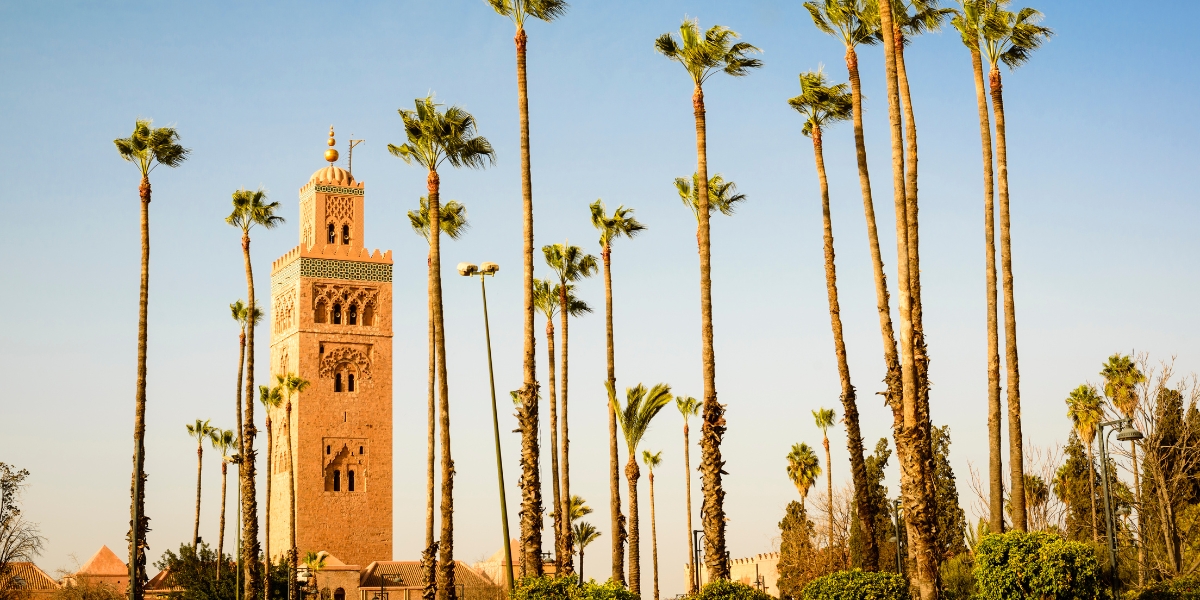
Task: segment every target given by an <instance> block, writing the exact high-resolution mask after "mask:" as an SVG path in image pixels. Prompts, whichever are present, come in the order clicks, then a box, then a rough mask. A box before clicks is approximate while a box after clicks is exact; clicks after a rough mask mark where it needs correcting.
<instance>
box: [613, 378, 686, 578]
mask: <svg viewBox="0 0 1200 600" xmlns="http://www.w3.org/2000/svg"><path fill="white" fill-rule="evenodd" d="M608 397H609V400H610V401H611V404H612V411H613V413H615V414H616V415H617V422H618V423H620V425H621V433H623V434H624V436H625V448H626V449H627V450H629V461H628V462H626V463H625V479H626V480H627V481H628V482H629V591H631V592H633V593H634V594H635V595H641V593H642V562H641V558H642V557H641V535H640V532H639V526H638V497H637V481H638V478H640V477H641V476H642V473H641V470H639V469H638V464H637V450H638V446H639V445H640V444H641V443H642V437H643V436H645V435H646V430H648V429H649V428H650V421H651V420H652V419H654V417H655V415H657V414H658V413H659V411H661V410H662V409H663V407H665V406H666V405H667V404H668V403H670V402H671V386H669V385H667V384H665V383H659V384H655V386H654V387H652V388H650V389H649V390H647V389H646V387H645V386H643V385H642V384H640V383H639V384H637V385H635V386H633V387H631V388H626V389H625V406H624V407H622V406H621V405H620V403H619V401H618V400H617V391H616V390H615V389H613V388H612V387H609V388H608Z"/></svg>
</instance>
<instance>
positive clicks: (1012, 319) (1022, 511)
mask: <svg viewBox="0 0 1200 600" xmlns="http://www.w3.org/2000/svg"><path fill="white" fill-rule="evenodd" d="M988 79H989V81H988V83H989V84H990V85H991V93H992V112H993V113H994V114H995V116H996V167H997V175H998V177H997V180H998V184H999V186H998V187H999V192H1000V276H1001V282H1002V284H1003V291H1004V366H1005V367H1006V370H1007V373H1006V375H1007V377H1008V382H1007V383H1008V469H1009V478H1010V480H1011V481H1010V483H1009V485H1010V486H1011V487H1010V488H1009V489H1010V493H1009V504H1011V508H1010V513H1011V516H1012V520H1013V528H1014V529H1016V530H1017V531H1025V530H1026V528H1027V518H1028V517H1027V514H1028V513H1027V511H1026V508H1025V465H1024V458H1023V453H1024V439H1023V437H1022V434H1021V375H1020V370H1019V369H1018V365H1017V315H1016V304H1015V303H1014V301H1013V274H1012V244H1011V238H1010V237H1009V211H1008V142H1007V140H1006V135H1005V129H1004V90H1003V84H1002V83H1001V81H1000V69H997V68H994V67H993V68H992V70H991V72H990V73H988ZM1134 478H1135V480H1136V478H1137V472H1136V469H1135V471H1134Z"/></svg>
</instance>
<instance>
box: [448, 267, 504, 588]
mask: <svg viewBox="0 0 1200 600" xmlns="http://www.w3.org/2000/svg"><path fill="white" fill-rule="evenodd" d="M499 270H500V265H497V264H496V263H494V262H485V263H480V265H479V266H478V267H477V266H475V265H473V264H471V263H465V262H464V263H458V274H459V275H462V276H463V277H471V276H474V275H478V276H479V289H480V290H481V291H482V292H483V335H484V338H485V339H486V340H487V352H488V380H489V381H490V382H491V384H492V434H493V435H494V436H495V441H496V479H497V480H498V481H499V485H500V527H501V530H502V531H503V533H504V565H505V572H504V574H505V576H506V577H507V578H508V590H509V593H512V592H513V590H514V586H513V567H512V548H511V547H510V542H509V540H508V505H507V503H506V502H505V500H504V461H503V460H501V458H500V419H499V417H498V416H497V415H496V376H495V374H494V373H493V372H492V332H491V328H490V327H489V326H488V314H487V284H486V283H484V282H485V281H486V279H487V276H488V275H491V276H492V277H495V276H496V272H497V271H499Z"/></svg>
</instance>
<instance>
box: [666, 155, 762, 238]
mask: <svg viewBox="0 0 1200 600" xmlns="http://www.w3.org/2000/svg"><path fill="white" fill-rule="evenodd" d="M675 191H676V192H679V199H680V200H682V201H683V204H684V206H687V207H688V208H689V209H691V211H692V215H694V216H695V217H696V222H697V223H699V222H700V185H699V182H698V181H697V179H696V174H695V173H692V179H691V181H688V180H687V179H686V178H683V177H676V178H675ZM745 201H746V195H745V194H739V193H737V184H736V183H734V182H732V181H725V178H724V177H723V176H722V175H721V174H720V173H717V174H716V175H713V176H712V177H709V178H708V214H709V215H712V214H713V213H714V212H717V211H720V213H721V214H723V215H725V216H727V217H728V216H732V215H733V213H734V212H735V211H736V210H737V205H738V204H739V203H741V202H745ZM696 251H697V252H699V251H700V231H699V229H697V230H696Z"/></svg>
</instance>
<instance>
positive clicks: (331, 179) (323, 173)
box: [308, 166, 354, 186]
mask: <svg viewBox="0 0 1200 600" xmlns="http://www.w3.org/2000/svg"><path fill="white" fill-rule="evenodd" d="M308 181H309V183H313V182H316V183H328V184H332V185H341V186H349V185H354V177H353V176H351V175H350V173H349V172H347V171H346V170H345V169H343V168H341V167H334V166H329V167H325V168H323V169H318V170H317V172H316V173H313V174H312V177H310V178H309V179H308Z"/></svg>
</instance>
